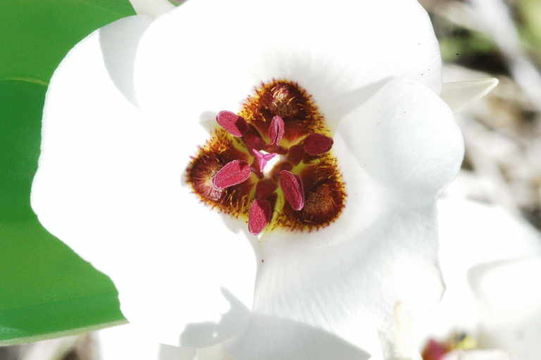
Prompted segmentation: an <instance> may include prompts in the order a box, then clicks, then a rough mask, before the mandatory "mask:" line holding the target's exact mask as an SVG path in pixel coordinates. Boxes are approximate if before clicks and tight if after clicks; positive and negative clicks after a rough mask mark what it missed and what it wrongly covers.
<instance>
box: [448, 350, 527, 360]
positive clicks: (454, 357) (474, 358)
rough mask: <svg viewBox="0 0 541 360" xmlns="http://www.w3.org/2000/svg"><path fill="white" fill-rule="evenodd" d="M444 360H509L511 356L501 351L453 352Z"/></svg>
mask: <svg viewBox="0 0 541 360" xmlns="http://www.w3.org/2000/svg"><path fill="white" fill-rule="evenodd" d="M443 360H509V355H507V354H506V353H504V352H503V351H499V350H470V351H453V352H452V353H450V354H447V355H445V357H444V358H443ZM521 360H522V359H521Z"/></svg>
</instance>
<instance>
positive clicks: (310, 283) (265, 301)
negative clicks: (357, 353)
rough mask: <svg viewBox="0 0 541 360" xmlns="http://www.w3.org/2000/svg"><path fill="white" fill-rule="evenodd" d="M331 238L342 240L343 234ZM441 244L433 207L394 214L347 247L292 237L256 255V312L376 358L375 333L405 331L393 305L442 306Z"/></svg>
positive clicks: (269, 244) (414, 307)
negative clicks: (316, 331)
mask: <svg viewBox="0 0 541 360" xmlns="http://www.w3.org/2000/svg"><path fill="white" fill-rule="evenodd" d="M329 236H330V233H329ZM334 236H335V237H340V229H339V228H335V232H334ZM436 239H437V235H436V228H435V218H434V213H433V211H432V209H431V208H430V207H427V208H422V209H415V210H412V209H404V208H399V207H396V208H388V209H387V211H386V212H383V213H380V214H379V217H378V219H377V220H376V221H374V223H372V224H371V225H370V226H369V227H368V228H366V229H361V230H360V231H359V233H358V234H357V236H356V237H355V238H352V239H347V241H345V242H339V243H334V244H332V245H329V246H326V245H325V244H322V243H321V242H317V241H311V240H310V239H309V238H300V239H299V238H296V237H294V236H291V238H290V240H289V242H287V241H282V242H280V241H276V242H274V241H268V240H265V241H264V242H263V243H262V244H261V245H260V248H259V256H261V259H262V260H264V263H261V264H260V266H259V272H258V283H257V289H256V301H255V305H254V310H255V311H256V312H259V313H262V314H265V315H269V316H273V317H277V318H279V319H284V320H290V321H294V322H296V323H299V324H300V325H305V326H312V327H314V328H317V329H319V330H323V331H326V332H328V333H331V334H333V335H335V336H337V337H339V338H341V339H343V340H344V341H347V342H349V343H350V344H352V345H354V346H356V347H358V348H359V349H362V350H365V351H367V352H369V353H370V354H371V355H372V356H375V357H376V358H377V357H378V351H381V349H380V345H379V341H378V338H377V336H375V335H372V336H371V333H370V331H375V329H379V331H381V332H382V334H383V336H384V337H386V339H385V340H390V339H389V338H387V337H391V336H392V335H391V334H390V333H389V332H388V331H394V329H390V330H389V328H394V327H396V326H399V325H400V324H396V323H395V322H394V319H393V316H392V315H393V314H394V312H395V307H396V306H399V305H400V304H403V305H404V306H405V307H406V308H407V309H408V310H411V311H413V312H415V313H417V312H419V311H421V312H425V311H427V310H426V308H425V306H427V305H430V304H433V303H434V302H435V301H437V299H439V296H440V294H441V290H442V287H441V283H440V278H439V272H438V270H437V267H436V264H435V262H436V256H437V253H436V250H437V244H436ZM264 328H265V327H262V329H264ZM258 329H259V328H258V327H257V326H255V327H254V329H251V331H250V334H251V336H253V337H254V338H257V337H258V336H259V337H264V338H265V339H267V341H269V342H271V343H272V342H278V341H281V340H287V338H286V339H284V338H274V339H269V336H273V335H274V336H276V334H275V333H273V332H271V333H270V334H269V333H266V332H262V333H259V334H258V333H256V332H255V331H256V330H258ZM276 333H279V332H278V331H277V332H276ZM289 341H291V342H294V341H295V338H293V337H291V338H289ZM282 346H284V347H289V346H295V344H287V343H286V344H283V345H282ZM278 348H279V347H278ZM254 351H255V350H254ZM258 355H260V354H258Z"/></svg>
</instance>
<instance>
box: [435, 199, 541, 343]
mask: <svg viewBox="0 0 541 360" xmlns="http://www.w3.org/2000/svg"><path fill="white" fill-rule="evenodd" d="M438 210H439V221H438V222H439V235H440V256H439V259H440V267H441V271H442V273H443V278H444V281H445V285H446V291H445V294H444V296H443V299H442V302H441V303H440V304H439V305H438V308H437V311H434V312H433V314H432V321H431V323H430V328H429V329H427V336H438V337H445V336H448V335H449V333H451V332H452V331H454V330H456V329H462V330H464V331H468V332H475V331H477V330H478V325H479V321H480V320H481V318H480V313H479V305H478V304H477V303H476V299H475V296H474V293H473V292H472V289H471V287H470V284H469V279H470V270H471V269H472V268H474V267H476V266H479V265H481V264H489V263H501V262H502V261H512V260H517V259H521V258H524V257H528V256H536V255H541V242H540V241H539V235H538V234H537V233H536V232H535V230H534V229H532V228H531V226H528V224H526V223H525V222H524V221H522V220H520V219H516V218H514V217H513V216H511V215H510V214H508V213H507V212H506V211H505V210H504V209H501V208H498V207H495V206H488V205H483V204H480V203H476V202H473V201H467V200H461V199H453V198H451V199H448V198H446V199H443V200H441V201H440V202H439V204H438Z"/></svg>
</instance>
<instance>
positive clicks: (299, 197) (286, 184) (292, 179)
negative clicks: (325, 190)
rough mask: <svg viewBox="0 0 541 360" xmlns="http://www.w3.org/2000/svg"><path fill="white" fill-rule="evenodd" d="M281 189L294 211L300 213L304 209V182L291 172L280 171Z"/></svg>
mask: <svg viewBox="0 0 541 360" xmlns="http://www.w3.org/2000/svg"><path fill="white" fill-rule="evenodd" d="M280 187H281V188H282V191H283V192H284V197H285V198H286V201H287V202H288V204H289V205H290V206H291V208H292V209H293V210H296V211H299V210H302V208H303V207H304V188H303V186H302V180H301V179H300V178H299V177H298V176H297V175H295V174H293V173H292V172H290V171H287V170H282V171H280Z"/></svg>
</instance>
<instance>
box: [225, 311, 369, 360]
mask: <svg viewBox="0 0 541 360" xmlns="http://www.w3.org/2000/svg"><path fill="white" fill-rule="evenodd" d="M357 335H358V336H359V337H361V336H365V334H363V333H359V334H357ZM227 348H228V351H229V353H230V354H231V356H232V358H233V359H235V360H250V359H258V360H276V359H280V360H328V359H333V360H363V359H368V358H369V355H368V354H367V353H366V352H364V351H362V350H361V349H359V348H357V347H355V346H353V345H352V344H349V343H347V342H346V341H344V340H343V339H341V338H339V337H337V336H335V335H332V334H330V333H327V332H325V331H322V330H320V329H317V328H314V327H311V326H309V325H306V324H303V323H300V322H295V321H292V320H287V319H281V318H278V317H273V316H266V315H261V314H254V316H253V318H252V321H251V322H250V326H249V327H248V328H247V329H246V332H245V334H243V335H242V336H240V337H239V338H238V339H236V340H235V341H233V342H232V343H230V344H228V346H227Z"/></svg>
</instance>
